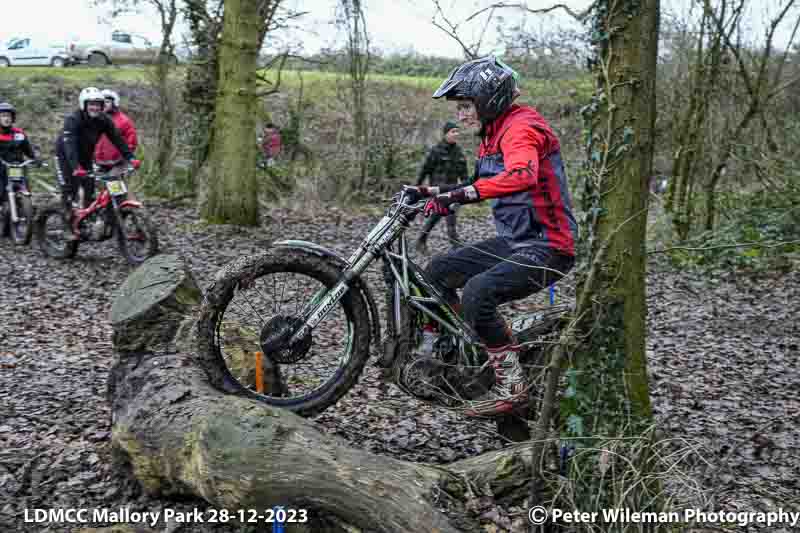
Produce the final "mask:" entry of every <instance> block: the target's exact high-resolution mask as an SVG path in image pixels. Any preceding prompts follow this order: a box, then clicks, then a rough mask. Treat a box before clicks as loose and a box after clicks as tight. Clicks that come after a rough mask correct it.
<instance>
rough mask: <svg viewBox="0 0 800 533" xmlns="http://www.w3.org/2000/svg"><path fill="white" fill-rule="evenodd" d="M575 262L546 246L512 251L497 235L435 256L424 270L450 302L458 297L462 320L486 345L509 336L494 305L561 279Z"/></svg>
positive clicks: (494, 344) (506, 340) (503, 341)
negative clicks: (457, 290) (460, 291)
mask: <svg viewBox="0 0 800 533" xmlns="http://www.w3.org/2000/svg"><path fill="white" fill-rule="evenodd" d="M574 264H575V258H574V257H573V256H567V255H562V254H560V253H558V252H557V251H554V250H552V249H550V248H547V247H544V246H531V247H528V248H522V249H512V248H511V246H510V245H509V243H508V241H507V240H506V239H502V238H499V237H498V238H495V239H489V240H486V241H481V242H479V243H476V244H474V245H470V246H465V247H463V248H458V249H456V250H453V251H451V252H450V253H447V254H444V255H437V256H436V257H434V258H433V259H432V260H431V262H430V264H429V265H428V267H427V268H426V269H425V274H426V276H427V277H428V279H430V280H431V281H433V282H434V283H436V284H437V285H438V286H439V287H440V288H442V289H443V290H444V296H445V298H447V300H448V302H449V303H450V304H455V303H458V293H456V289H459V288H461V287H463V288H464V290H463V292H462V296H461V305H462V311H463V314H464V320H465V321H466V322H467V323H468V324H469V325H470V326H472V328H473V329H474V330H475V332H476V333H477V334H478V336H480V338H481V340H482V341H483V342H484V343H485V344H486V346H488V347H490V348H494V347H498V346H503V345H505V344H508V343H509V342H510V340H511V339H509V337H508V333H507V331H506V328H505V322H504V320H503V318H502V317H501V316H500V315H499V314H498V313H497V307H498V306H499V305H501V304H504V303H506V302H511V301H513V300H520V299H522V298H525V297H527V296H530V295H531V294H533V293H535V292H538V291H540V290H542V289H544V288H545V287H547V286H548V285H550V284H551V283H554V282H555V281H558V280H559V279H561V278H562V277H563V276H564V275H565V274H566V273H567V272H569V271H570V270H571V269H572V266H573V265H574Z"/></svg>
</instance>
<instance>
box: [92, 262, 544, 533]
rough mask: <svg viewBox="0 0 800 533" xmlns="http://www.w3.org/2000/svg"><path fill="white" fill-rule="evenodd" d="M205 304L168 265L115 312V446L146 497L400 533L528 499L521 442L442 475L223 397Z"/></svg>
mask: <svg viewBox="0 0 800 533" xmlns="http://www.w3.org/2000/svg"><path fill="white" fill-rule="evenodd" d="M201 298H202V295H201V292H200V290H199V289H198V287H197V285H196V283H195V281H194V279H193V277H192V274H191V273H190V272H189V271H188V270H187V269H186V266H185V265H184V264H183V262H182V260H181V259H180V258H179V257H177V256H174V255H163V256H157V257H154V258H152V259H150V260H148V261H147V262H146V263H145V264H143V265H142V266H141V267H140V268H138V269H137V270H135V271H134V272H133V273H132V274H131V275H130V276H129V277H128V278H127V279H126V281H125V282H124V284H123V286H122V287H121V289H120V293H119V296H118V297H117V298H116V299H115V301H114V303H113V306H112V310H111V322H112V325H113V327H114V335H113V341H114V351H115V358H114V363H113V365H112V369H111V372H110V375H109V384H108V399H109V402H110V404H111V407H112V441H113V444H114V446H115V448H116V449H118V450H119V451H121V452H122V454H121V457H124V458H125V459H126V460H127V464H128V465H129V466H130V468H131V469H132V471H133V474H134V475H135V476H136V478H137V479H138V480H139V482H140V483H141V484H142V486H143V488H144V489H145V490H146V491H147V492H148V493H151V494H162V495H171V496H180V495H191V496H195V497H201V498H203V499H205V500H206V501H208V502H209V503H211V504H212V505H214V506H215V507H217V508H218V509H229V510H236V509H250V508H252V509H268V508H271V507H273V506H275V505H283V506H285V507H286V508H304V509H308V511H309V517H310V518H311V519H312V520H313V521H318V520H322V521H325V520H327V519H329V518H330V517H334V518H335V519H336V520H338V521H340V523H341V522H343V523H344V524H347V525H348V527H357V528H361V529H365V530H370V531H386V532H398V533H399V532H403V533H405V532H408V531H422V532H455V531H478V530H480V526H479V521H478V519H476V518H473V517H472V516H471V515H470V512H469V511H468V510H467V508H468V507H469V506H470V505H473V506H474V502H475V501H476V500H481V501H484V500H485V498H486V497H487V496H489V497H490V498H489V499H490V500H491V496H494V498H495V499H503V500H505V501H506V502H509V503H511V502H516V503H517V504H519V503H520V502H521V500H522V498H524V496H525V482H526V479H527V476H528V469H529V468H530V452H529V450H528V449H527V446H526V445H524V444H523V445H519V446H515V447H510V448H507V449H504V450H502V451H496V452H491V453H487V454H483V455H480V456H478V457H475V458H471V459H468V460H463V461H458V462H456V463H453V464H450V465H447V466H428V465H423V464H415V463H409V462H406V461H400V460H397V459H392V458H389V457H382V456H377V455H373V454H370V453H366V452H364V451H361V450H359V449H354V448H350V447H348V446H347V445H346V444H345V443H344V442H343V441H341V440H339V439H338V438H336V437H332V436H329V435H325V434H323V433H321V432H320V431H319V430H317V429H316V427H315V425H314V424H313V423H312V422H310V421H308V420H306V419H304V418H301V417H299V416H297V415H295V414H293V413H291V412H289V411H286V410H283V409H279V408H276V407H272V406H269V405H266V404H263V403H260V402H257V401H254V400H251V399H247V398H243V397H241V396H237V395H234V394H229V393H228V394H226V392H225V378H224V377H223V376H224V374H223V370H222V369H223V368H224V366H223V365H224V362H223V361H222V360H221V359H220V358H219V356H218V355H216V354H209V353H203V352H201V351H196V350H195V345H196V328H195V326H196V322H195V317H196V311H197V309H198V305H199V303H200V301H201ZM485 487H488V488H489V489H488V491H487V492H486V493H482V492H481V491H482V490H484V488H485ZM315 523H316V522H315ZM311 530H313V531H318V530H320V529H319V528H318V527H317V528H315V526H313V525H312V527H311ZM344 530H345V529H337V531H344ZM347 531H351V532H352V531H358V530H354V529H349V530H347Z"/></svg>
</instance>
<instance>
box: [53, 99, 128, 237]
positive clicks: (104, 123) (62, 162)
mask: <svg viewBox="0 0 800 533" xmlns="http://www.w3.org/2000/svg"><path fill="white" fill-rule="evenodd" d="M78 103H79V105H80V109H78V110H77V111H75V112H74V113H72V114H70V115H67V117H66V118H65V119H64V129H63V131H62V132H61V133H60V134H59V135H58V138H57V139H56V150H55V151H56V162H57V165H56V168H57V178H58V185H59V186H60V187H61V196H62V199H63V201H64V205H65V206H66V207H68V208H69V207H70V206H71V202H72V199H73V198H75V194H76V193H77V192H78V187H79V186H80V184H81V180H83V178H85V177H86V176H87V175H88V170H87V169H91V168H92V158H93V156H94V151H95V147H96V146H97V141H98V140H99V139H100V136H101V135H103V134H105V135H107V136H108V138H109V140H110V141H111V144H113V145H114V146H115V147H116V148H117V149H118V150H119V151H120V153H121V154H122V157H123V158H124V159H125V160H127V161H128V162H129V163H130V164H131V166H133V167H134V168H138V167H139V161H138V160H136V159H134V157H133V152H131V150H130V148H129V147H128V144H127V143H126V142H125V140H124V139H123V138H122V137H121V136H120V133H119V131H118V130H117V128H116V126H114V122H113V121H112V120H111V118H110V117H109V116H108V115H106V114H105V113H103V107H104V105H105V96H104V95H103V93H102V92H101V91H100V89H98V88H96V87H87V88H85V89H83V90H82V91H81V93H80V95H79V97H78ZM83 181H84V183H83V185H84V191H85V192H86V195H87V202H88V201H91V199H92V198H93V197H94V181H91V180H83ZM65 222H67V221H65ZM64 231H65V237H66V238H68V239H69V240H77V239H79V236H78V235H75V234H74V233H73V231H72V229H71V228H70V226H69V224H68V223H67V225H66V227H65V230H64Z"/></svg>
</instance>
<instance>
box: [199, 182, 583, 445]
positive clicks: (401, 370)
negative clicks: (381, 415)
mask: <svg viewBox="0 0 800 533" xmlns="http://www.w3.org/2000/svg"><path fill="white" fill-rule="evenodd" d="M393 200H394V201H393V203H392V205H391V206H390V208H389V209H388V211H387V212H386V214H385V216H384V217H383V218H382V219H381V220H380V221H379V222H378V224H377V225H376V226H375V227H374V228H373V229H372V231H370V232H369V234H368V235H367V236H366V238H365V239H364V240H363V241H362V242H361V244H360V245H359V247H358V249H357V250H356V251H355V252H353V254H352V255H351V256H350V257H349V258H347V259H345V258H344V257H342V256H341V255H339V254H337V253H336V252H334V251H332V250H330V249H328V248H325V247H323V246H320V245H318V244H314V243H310V242H305V241H296V240H284V241H279V242H275V243H273V245H272V247H271V248H270V249H269V250H267V251H265V252H263V253H260V254H257V255H253V256H244V257H240V258H238V259H236V260H234V261H232V262H231V263H229V264H228V265H226V266H225V267H223V268H222V269H221V270H220V271H219V272H218V273H217V275H216V277H215V281H214V283H213V284H212V285H211V286H210V287H209V289H208V290H207V291H206V294H205V296H204V300H203V304H202V306H201V311H200V317H199V322H198V331H199V339H200V343H201V346H200V348H201V350H203V351H204V352H205V353H207V354H211V357H219V358H221V361H222V362H224V369H225V370H224V376H223V381H224V383H222V384H221V385H222V386H223V388H225V389H226V390H228V391H230V392H234V393H237V394H242V395H245V396H248V397H252V398H255V399H257V400H259V401H262V402H265V403H268V404H271V405H276V406H280V407H283V408H286V409H289V410H291V411H294V412H296V413H298V414H300V415H303V416H310V415H314V414H317V413H319V412H321V411H323V410H324V409H326V408H328V407H330V406H331V405H333V404H335V403H336V402H337V401H338V400H339V399H340V398H341V397H342V396H343V395H344V394H345V393H347V391H348V390H350V388H351V387H353V386H354V385H355V384H356V382H357V381H358V379H359V376H360V375H361V373H362V372H363V370H364V366H365V364H366V363H367V361H368V359H369V357H370V344H371V343H375V344H378V342H379V340H380V339H381V326H380V322H381V321H380V317H379V313H378V306H377V303H376V300H375V298H374V295H373V293H372V291H371V289H370V287H369V286H368V284H367V282H366V275H365V272H366V271H367V269H368V268H369V267H370V266H371V265H372V264H373V263H375V262H376V260H377V259H381V260H382V269H381V272H382V277H383V279H384V281H385V282H386V300H385V301H386V336H385V338H384V339H383V342H382V343H381V345H382V346H381V348H382V349H381V350H376V351H378V352H379V353H378V354H377V355H378V357H377V361H376V366H379V367H381V368H383V369H384V370H383V372H384V375H385V376H386V377H388V378H389V379H391V380H392V381H393V382H394V383H395V384H396V385H397V386H398V387H399V388H400V389H402V390H403V391H405V392H406V393H408V394H410V395H412V396H414V397H416V398H418V399H420V400H423V401H425V402H428V403H432V404H435V405H437V406H440V407H443V408H451V409H459V408H463V407H465V406H466V404H467V403H468V402H469V400H472V399H475V398H477V397H478V396H480V395H482V394H483V393H484V392H485V391H486V390H488V389H489V388H490V387H491V386H492V385H493V384H494V371H493V369H492V368H491V367H490V366H489V365H487V364H486V362H487V359H488V357H487V352H486V348H485V346H483V345H482V344H481V342H480V340H479V338H478V336H477V335H476V333H475V332H474V330H473V329H472V328H471V327H470V326H469V325H468V324H467V323H465V322H464V320H463V319H462V318H461V317H460V316H459V314H458V312H456V311H455V310H454V309H453V308H452V307H451V306H450V305H449V304H448V303H447V301H446V300H445V298H444V296H443V295H442V293H441V291H440V290H439V289H438V288H437V287H436V286H434V284H433V283H432V282H431V281H430V280H428V279H427V278H426V276H425V274H424V272H423V270H422V269H421V268H420V267H419V266H417V265H416V264H415V263H414V261H412V260H411V259H410V258H409V255H408V250H409V248H408V244H407V242H406V236H405V232H406V230H407V229H408V228H409V226H410V224H411V223H412V221H413V220H414V218H415V217H416V216H417V215H418V214H419V213H420V212H421V211H422V210H423V202H421V201H419V200H420V199H419V198H418V196H417V195H416V194H415V193H414V192H413V190H411V189H405V190H404V191H403V192H401V193H399V194H397V195H395V197H394V199H393ZM570 309H571V306H570V305H568V304H564V305H551V306H549V307H544V308H542V309H541V310H539V311H538V312H535V313H532V314H526V315H524V316H520V317H516V318H513V319H512V320H510V326H511V328H512V330H513V332H514V335H515V338H516V340H517V342H519V343H520V344H522V345H523V346H524V347H525V350H524V351H523V353H522V354H521V361H522V362H523V365H525V366H527V367H528V369H529V370H530V372H529V374H530V379H532V383H534V387H533V388H532V392H531V405H530V406H528V408H527V409H525V410H523V412H521V413H515V414H513V415H502V416H500V417H497V425H498V431H499V433H500V434H501V435H503V436H506V437H507V438H510V439H512V440H524V439H527V438H528V425H527V421H526V418H527V415H528V414H529V413H531V412H534V411H535V409H534V405H533V404H534V403H535V402H536V398H537V395H536V394H535V393H534V392H533V391H534V390H535V389H536V385H535V384H536V383H537V381H541V379H542V378H543V374H544V372H543V369H544V367H545V362H544V361H543V359H544V347H545V345H546V344H547V343H549V342H552V340H553V337H554V336H555V335H557V334H558V331H559V329H560V325H561V323H562V317H563V316H564V315H565V314H567V313H568V312H569V311H570ZM429 321H434V322H436V323H438V330H439V331H440V332H442V334H441V335H440V336H439V338H438V340H437V342H436V344H435V346H434V348H435V349H434V355H433V356H432V357H421V356H419V355H417V354H416V353H415V350H414V348H415V347H416V346H417V345H418V343H419V342H420V339H421V335H422V333H421V332H422V325H423V324H424V323H425V322H429ZM220 366H223V365H220Z"/></svg>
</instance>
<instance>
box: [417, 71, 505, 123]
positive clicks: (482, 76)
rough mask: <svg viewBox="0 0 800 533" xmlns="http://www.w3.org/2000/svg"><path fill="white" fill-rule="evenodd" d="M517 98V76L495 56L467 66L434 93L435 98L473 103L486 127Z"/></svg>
mask: <svg viewBox="0 0 800 533" xmlns="http://www.w3.org/2000/svg"><path fill="white" fill-rule="evenodd" d="M516 95H517V73H516V72H514V70H513V69H512V68H511V67H509V66H508V65H506V64H504V63H503V62H502V61H500V60H499V59H497V58H496V57H494V56H487V57H482V58H480V59H474V60H472V61H468V62H466V63H464V64H463V65H461V66H460V67H458V68H456V69H455V70H454V71H453V72H452V73H451V74H450V77H448V78H447V79H446V80H445V81H444V83H442V84H441V85H440V86H439V88H438V89H436V92H435V93H433V97H434V98H441V97H442V96H444V97H445V98H447V99H448V100H452V99H461V98H467V99H470V100H473V101H474V102H475V109H476V110H477V111H478V118H479V119H480V121H481V122H482V123H483V124H487V123H489V122H491V121H492V120H494V119H496V118H497V117H499V116H500V115H501V114H502V113H503V111H505V110H506V109H508V107H509V106H510V105H511V102H512V101H513V100H514V97H515V96H516Z"/></svg>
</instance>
